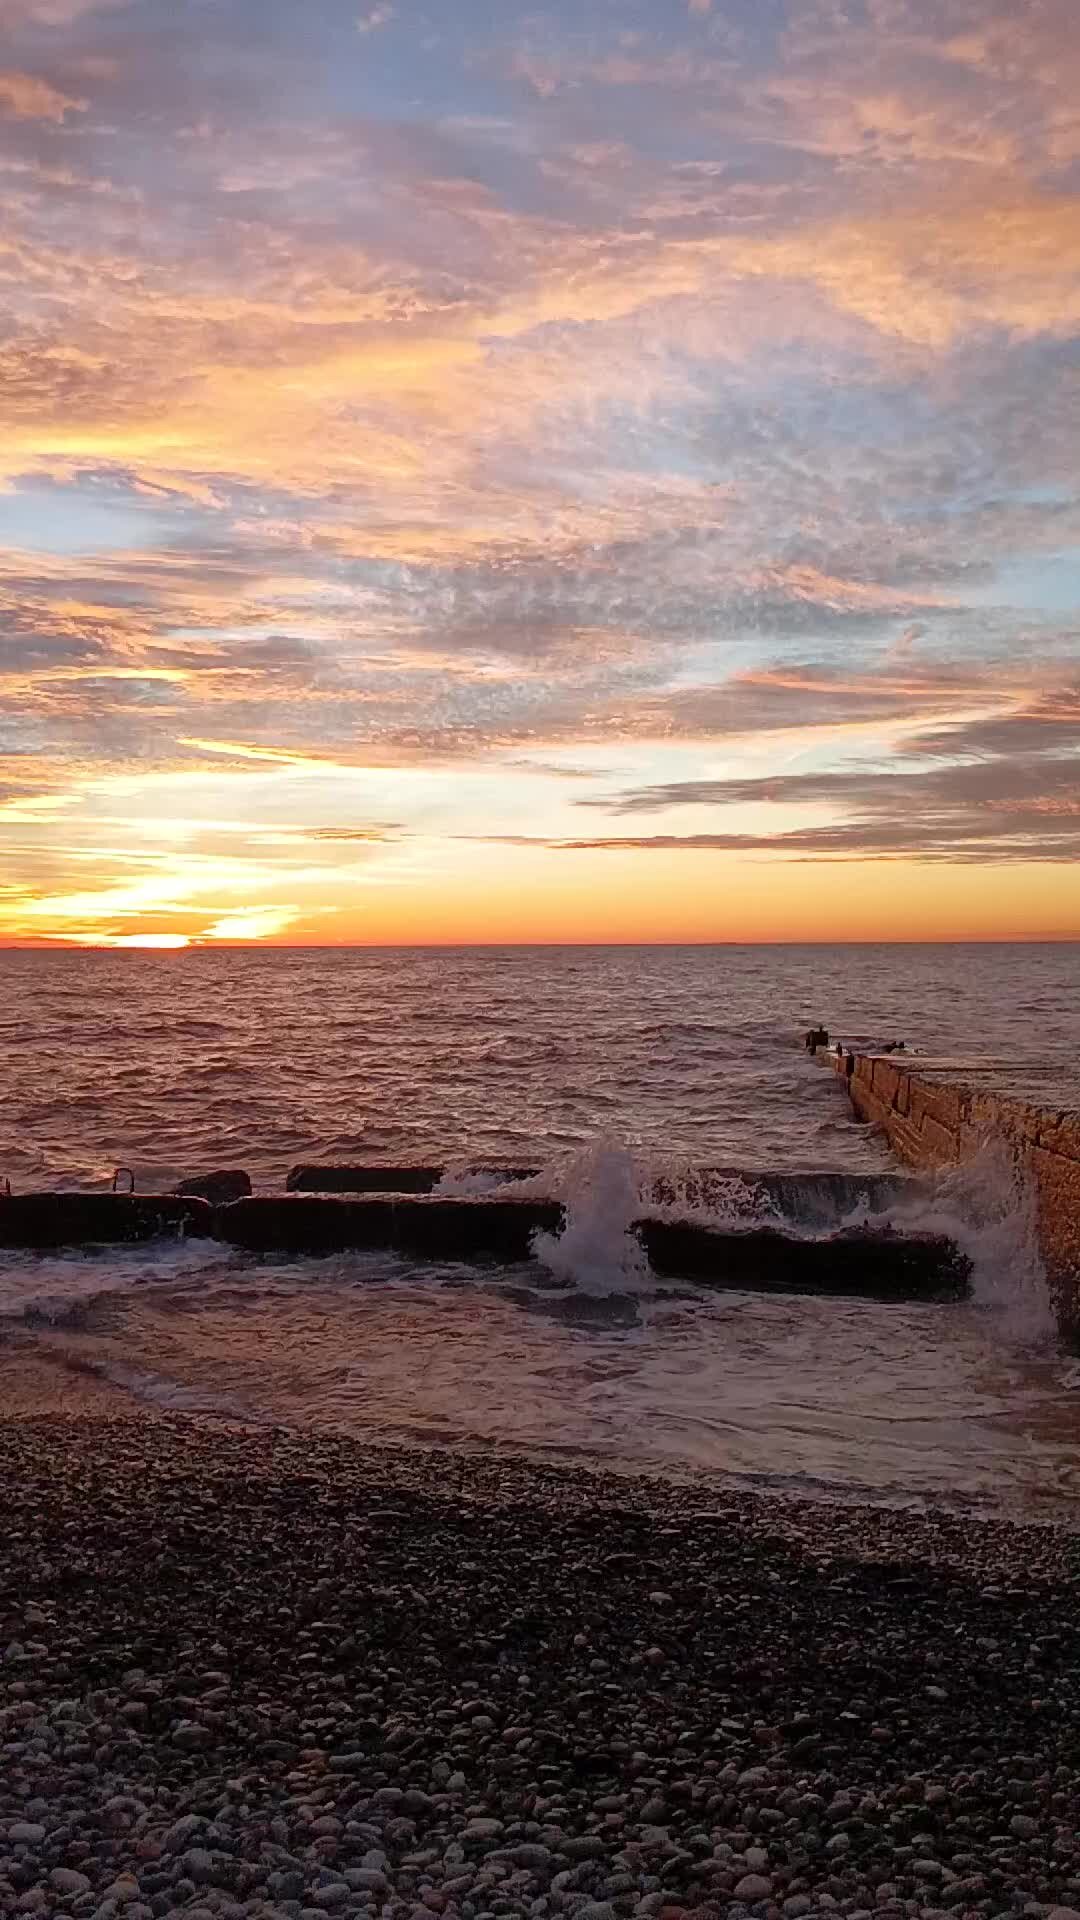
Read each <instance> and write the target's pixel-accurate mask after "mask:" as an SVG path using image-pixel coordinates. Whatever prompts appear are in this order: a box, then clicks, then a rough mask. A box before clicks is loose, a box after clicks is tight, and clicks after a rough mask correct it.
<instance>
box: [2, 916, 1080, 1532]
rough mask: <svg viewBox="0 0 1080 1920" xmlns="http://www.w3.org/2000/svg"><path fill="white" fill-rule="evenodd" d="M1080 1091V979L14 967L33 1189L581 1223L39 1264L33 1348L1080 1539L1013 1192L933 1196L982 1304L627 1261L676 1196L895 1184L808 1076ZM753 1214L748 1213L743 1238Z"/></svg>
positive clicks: (661, 957)
mask: <svg viewBox="0 0 1080 1920" xmlns="http://www.w3.org/2000/svg"><path fill="white" fill-rule="evenodd" d="M818 1021H822V1022H824V1023H825V1024H826V1025H828V1026H829V1027H830V1028H831V1029H832V1031H833V1032H834V1033H835V1034H841V1035H843V1037H844V1038H845V1039H850V1040H867V1041H871V1042H880V1041H885V1040H890V1039H897V1038H903V1039H904V1040H906V1042H907V1043H908V1045H909V1046H911V1045H915V1046H918V1047H919V1048H921V1049H923V1050H925V1051H927V1052H934V1053H937V1052H942V1051H945V1052H961V1053H967V1054H970V1053H971V1052H973V1051H975V1052H979V1053H987V1052H989V1053H993V1054H995V1055H999V1056H1001V1057H1002V1058H1005V1059H1011V1058H1014V1057H1024V1058H1030V1059H1038V1060H1039V1061H1041V1062H1043V1063H1044V1064H1046V1065H1047V1066H1050V1067H1053V1068H1054V1069H1055V1070H1056V1071H1057V1072H1058V1074H1061V1073H1062V1072H1064V1073H1065V1074H1070V1073H1072V1072H1074V1071H1075V1063H1076V1061H1077V1060H1078V1059H1080V948H1078V947H1076V946H1036V947H985V946H977V947H976V946H973V947H833V948H823V947H805V948H797V947H786V948H775V947H773V948H765V947H761V948H726V947H725V948H648V947H646V948H508V949H501V950H500V949H484V950H451V951H447V950H404V951H385V950H379V951H355V950H350V951H342V952H337V951H328V950H323V951H295V952H273V951H266V950H263V951H258V952H224V953H209V952H206V951H201V950H200V951H186V952H179V953H141V952H124V953H116V954H100V953H78V954H76V953H55V954H52V953H49V954H37V953H12V952H9V953H3V954H0V1039H2V1048H3V1074H2V1080H0V1179H2V1178H3V1176H4V1175H7V1176H8V1177H10V1179H11V1182H12V1185H13V1187H14V1188H15V1189H16V1190H28V1189H31V1188H35V1187H44V1186H51V1187H60V1186H66V1185H80V1186H85V1187H91V1188H92V1187H99V1186H101V1185H107V1184H108V1182H109V1179H110V1178H111V1174H112V1170H113V1168H114V1166H116V1165H118V1164H123V1165H125V1166H130V1167H132V1168H133V1169H134V1170H135V1172H136V1175H137V1178H138V1184H139V1186H140V1187H141V1188H144V1189H149V1188H153V1187H156V1186H168V1185H171V1184H172V1183H173V1182H174V1181H175V1179H176V1178H177V1177H179V1176H180V1175H182V1174H185V1173H191V1172H199V1171H203V1170H206V1169H207V1168H210V1167H213V1166H220V1165H231V1166H237V1165H239V1166H245V1167H247V1168H248V1170H249V1171H250V1173H251V1174H252V1176H253V1178H254V1179H255V1181H256V1184H257V1185H261V1186H264V1187H273V1186H276V1185H280V1184H281V1183H282V1182H283V1178H284V1175H285V1173H286V1171H287V1169H288V1167H289V1166H290V1165H291V1164H292V1163H293V1162H294V1161H297V1160H300V1159H320V1158H326V1159H343V1158H354V1159H393V1158H409V1159H413V1158H415V1159H424V1160H435V1161H438V1162H447V1161H449V1162H459V1163H461V1162H467V1161H468V1160H469V1159H470V1158H472V1157H477V1158H484V1157H487V1158H496V1159H505V1160H507V1161H508V1162H516V1163H520V1164H525V1165H535V1166H538V1167H544V1168H546V1169H549V1170H550V1174H551V1179H552V1182H553V1184H554V1185H555V1187H556V1189H557V1190H558V1191H559V1192H560V1193H561V1194H563V1195H564V1196H565V1197H567V1198H568V1199H569V1201H570V1203H571V1221H572V1232H571V1234H569V1235H568V1236H567V1241H566V1243H565V1244H564V1245H563V1246H562V1247H561V1248H556V1249H554V1250H552V1249H548V1250H547V1252H546V1253H545V1258H544V1260H543V1261H540V1260H537V1261H532V1262H529V1263H527V1264H526V1265H524V1266H522V1267H518V1268H514V1269H504V1270H499V1269H490V1268H489V1269H483V1270H480V1269H467V1268H461V1267H453V1268H450V1267H447V1268H431V1267H419V1266H416V1265H412V1264H409V1263H406V1262H403V1261H400V1260H394V1259H391V1258H389V1257H387V1256H382V1255H378V1256H376V1255H356V1256H348V1257H336V1258H334V1259H326V1260H321V1261H320V1260H307V1261H303V1262H295V1261H294V1262H288V1261H285V1260H278V1261H267V1260H263V1259H259V1258H256V1257H254V1256H245V1255H240V1254H235V1253H223V1252H222V1250H221V1249H220V1248H219V1247H216V1246H213V1245H207V1244H197V1243H187V1244H185V1243H168V1244H166V1243H163V1244H161V1245H156V1246H153V1247H150V1248H138V1249H130V1250H126V1251H123V1252H120V1253H116V1252H109V1253H99V1254H94V1255H89V1256H85V1255H72V1256H63V1257H56V1256H48V1257H39V1256H29V1255H8V1256H6V1258H5V1257H3V1256H0V1258H3V1260H4V1264H3V1265H2V1266H0V1340H5V1341H6V1342H7V1344H8V1347H9V1349H12V1350H16V1351H27V1350H29V1347H30V1346H33V1347H35V1348H36V1349H38V1350H39V1351H40V1352H44V1353H48V1354H49V1355H50V1356H51V1357H52V1358H53V1359H54V1360H55V1361H56V1363H57V1365H60V1366H64V1367H70V1368H75V1369H78V1370H88V1371H91V1372H95V1373H98V1374H99V1375H101V1376H103V1377H105V1378H107V1379H112V1380H115V1381H116V1382H118V1383H120V1384H123V1385H125V1386H127V1387H128V1388H130V1389H132V1390H134V1391H136V1392H137V1393H139V1394H140V1395H143V1396H145V1397H147V1398H150V1399H153V1400H156V1401H158V1402H161V1403H164V1404H169V1405H176V1406H184V1407H191V1408H196V1409H199V1408H201V1409H206V1410H208V1411H215V1410H216V1411H223V1412H230V1413H237V1414H242V1415H243V1416H244V1417H247V1418H252V1419H260V1420H262V1419H265V1420H271V1421H279V1422H283V1423H287V1424H289V1425H296V1426H304V1425H330V1426H334V1427H338V1428H342V1429H345V1430H347V1431H350V1432H353V1433H357V1434H360V1435H367V1436H371V1437H373V1438H377V1439H378V1440H380V1441H382V1442H386V1441H390V1442H393V1441H399V1442H401V1443H402V1444H417V1443H431V1442H434V1443H437V1444H452V1445H458V1446H460V1445H464V1446H476V1447H484V1448H497V1449H508V1450H518V1451H521V1452H525V1453H529V1454H533V1455H537V1456H542V1457H545V1458H552V1459H563V1460H574V1461H578V1462H581V1461H585V1462H588V1461H602V1462H603V1463H604V1464H606V1465H608V1466H615V1467H625V1468H628V1469H639V1470H644V1471H651V1472H661V1473H679V1474H685V1473H698V1474H704V1475H707V1476H709V1477H712V1478H720V1479H723V1480H731V1479H735V1480H737V1481H738V1482H739V1483H740V1484H748V1485H760V1486H763V1487H767V1488H772V1489H775V1490H777V1491H787V1490H790V1491H794V1492H802V1493H820V1494H823V1495H832V1496H835V1497H841V1498H843V1497H871V1498H877V1499H888V1500H902V1501H916V1502H917V1501H931V1502H937V1501H944V1502H948V1503H950V1504H954V1505H958V1506H961V1507H964V1508H967V1509H971V1510H974V1511H987V1512H1006V1513H1016V1514H1023V1515H1024V1516H1026V1517H1031V1516H1032V1515H1039V1514H1044V1515H1046V1516H1048V1517H1050V1516H1053V1517H1058V1518H1060V1517H1062V1516H1065V1517H1070V1518H1071V1517H1073V1516H1074V1515H1080V1504H1077V1503H1078V1502H1080V1369H1078V1367H1077V1364H1076V1362H1075V1361H1074V1359H1073V1358H1072V1356H1070V1355H1069V1354H1067V1353H1066V1352H1064V1351H1063V1350H1062V1349H1061V1348H1060V1347H1059V1345H1058V1343H1057V1341H1056V1338H1055V1336H1054V1334H1053V1330H1052V1322H1051V1319H1050V1315H1049V1312H1048V1308H1047V1303H1046V1300H1045V1294H1044V1290H1043V1288H1042V1285H1041V1280H1040V1275H1039V1272H1038V1266H1037V1260H1036V1258H1035V1255H1034V1252H1033V1247H1032V1242H1031V1233H1030V1218H1029V1213H1028V1210H1027V1207H1026V1202H1025V1197H1024V1196H1023V1195H1022V1194H1017V1193H1015V1192H1014V1191H1013V1190H1012V1188H1011V1184H1010V1182H1009V1179H1008V1177H1007V1176H1006V1175H1005V1173H1004V1171H1003V1169H1002V1168H1001V1167H1000V1166H997V1165H995V1164H989V1163H988V1164H986V1165H983V1166H980V1167H976V1168H974V1169H973V1170H972V1171H971V1172H970V1173H969V1174H964V1175H962V1176H960V1177H957V1176H952V1177H951V1179H949V1180H947V1181H944V1182H942V1183H941V1185H940V1187H939V1189H938V1190H936V1191H935V1192H933V1193H932V1194H929V1195H928V1194H926V1193H925V1192H924V1193H920V1195H919V1196H918V1200H917V1203H916V1202H915V1201H914V1200H913V1201H912V1203H911V1205H910V1207H909V1209H908V1214H907V1216H906V1217H907V1220H908V1223H909V1224H916V1225H926V1226H935V1227H943V1228H945V1229H947V1230H950V1231H952V1232H954V1233H956V1234H957V1236H958V1237H959V1238H960V1239H961V1240H962V1241H963V1243H964V1245H965V1246H966V1248H967V1250H968V1251H969V1253H970V1254H971V1256H972V1258H973V1260H974V1262H975V1290H974V1295H973V1298H972V1300H971V1301H970V1302H968V1303H965V1304H963V1305H954V1306H942V1305H925V1306H914V1305H906V1306H891V1307H890V1306H884V1305H880V1304H878V1305H875V1304H873V1303H870V1302H841V1301H830V1300H807V1299H799V1298H794V1297H792V1298H787V1297H776V1296H773V1297H762V1296H755V1295H753V1294H750V1293H731V1294H721V1295H708V1296H706V1295H703V1294H700V1293H697V1292H696V1291H695V1290H694V1289H693V1288H691V1287H684V1288H682V1289H678V1288H672V1287H670V1286H669V1285H663V1284H661V1283H660V1282H659V1281H657V1280H656V1279H655V1278H654V1276H652V1275H651V1274H649V1272H648V1270H647V1268H644V1267H643V1265H642V1263H641V1261H640V1260H636V1259H634V1258H633V1257H632V1255H628V1243H627V1241H626V1239H625V1233H624V1229H625V1225H626V1221H627V1219H628V1218H629V1217H631V1215H632V1212H633V1201H634V1197H635V1193H636V1189H637V1186H638V1184H639V1183H640V1181H641V1180H642V1179H643V1178H644V1177H645V1176H646V1175H647V1174H648V1173H649V1172H651V1171H655V1170H656V1169H657V1168H659V1167H662V1168H664V1169H665V1170H667V1171H668V1172H674V1173H676V1174H678V1172H679V1170H680V1169H681V1168H687V1167H690V1166H693V1165H694V1164H703V1163H705V1164H708V1163H711V1164H714V1165H715V1164H725V1165H735V1166H744V1167H747V1168H754V1167H768V1168H808V1167H813V1168H820V1169H826V1170H846V1171H849V1172H852V1173H856V1174H863V1173H865V1174H869V1173H871V1172H874V1171H880V1170H882V1169H885V1168H888V1167H889V1166H890V1165H891V1164H892V1163H891V1160H890V1156H889V1153H888V1150H887V1148H886V1147H885V1146H884V1145H883V1143H882V1142H881V1141H880V1140H879V1139H878V1138H877V1137H876V1136H874V1135H873V1134H872V1133H870V1132H869V1131H868V1130H867V1129H866V1128H864V1127H860V1126H858V1125H856V1124H855V1123H854V1122H853V1121H852V1119H851V1117H850V1115H849V1112H848V1107H847V1102H846V1097H845V1095H844V1091H843V1088H842V1086H841V1084H840V1083H839V1081H838V1080H837V1079H836V1078H835V1076H834V1075H832V1074H830V1073H828V1072H826V1071H824V1070H823V1069H822V1068H821V1067H820V1066H819V1065H816V1064H814V1063H813V1062H811V1061H810V1060H808V1059H807V1058H806V1057H805V1055H804V1054H803V1052H802V1050H801V1046H800V1039H801V1034H802V1032H803V1030H804V1029H805V1028H806V1026H808V1025H809V1024H812V1023H817V1022H818ZM714 1204H715V1205H716V1206H717V1207H718V1208H719V1210H720V1211H721V1212H722V1211H723V1206H724V1202H723V1199H722V1198H721V1199H720V1200H719V1201H717V1202H715V1203H714Z"/></svg>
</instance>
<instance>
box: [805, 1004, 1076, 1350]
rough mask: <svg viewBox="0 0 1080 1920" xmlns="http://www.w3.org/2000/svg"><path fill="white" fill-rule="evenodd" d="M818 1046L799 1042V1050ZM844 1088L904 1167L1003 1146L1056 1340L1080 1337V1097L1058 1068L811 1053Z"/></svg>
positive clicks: (843, 1051) (924, 1167) (840, 1051)
mask: <svg viewBox="0 0 1080 1920" xmlns="http://www.w3.org/2000/svg"><path fill="white" fill-rule="evenodd" d="M815 1038H816V1036H811V1035H808V1036H807V1044H808V1045H810V1044H811V1041H812V1040H813V1039H815ZM811 1050H812V1051H813V1052H814V1053H815V1054H816V1057H817V1058H818V1059H819V1060H824V1061H825V1062H826V1063H827V1064H828V1065H829V1066H831V1067H832V1068H833V1069H834V1071H835V1072H837V1073H839V1074H841V1075H842V1076H843V1078H844V1079H845V1080H846V1082H847V1088H848V1092H849V1094H850V1096H851V1104H852V1106H853V1108H854V1110H855V1112H856V1114H857V1115H858V1117H859V1119H860V1120H867V1121H871V1122H872V1123H873V1124H875V1125H876V1126H879V1127H880V1128H881V1129H882V1131H883V1132H884V1134H885V1136H886V1138H887V1139H888V1141H889V1144H890V1146H891V1147H892V1149H893V1151H894V1153H896V1154H897V1156H898V1158H899V1159H901V1160H902V1161H903V1162H904V1163H905V1165H907V1166H909V1167H915V1168H917V1169H919V1170H920V1171H923V1172H932V1171H934V1170H936V1169H940V1168H942V1167H954V1166H960V1165H962V1164H963V1163H964V1162H965V1161H969V1160H973V1159H974V1158H975V1157H976V1156H977V1155H978V1154H979V1153H981V1152H983V1151H984V1150H985V1149H986V1148H987V1147H988V1146H990V1145H991V1144H993V1143H998V1144H1000V1145H1003V1146H1004V1147H1005V1148H1006V1150H1007V1151H1008V1153H1009V1155H1010V1157H1011V1158H1012V1160H1013V1162H1014V1164H1015V1165H1016V1166H1017V1167H1018V1169H1019V1170H1020V1172H1021V1174H1022V1175H1023V1177H1024V1179H1025V1180H1026V1181H1028V1182H1029V1183H1030V1185H1031V1188H1032V1191H1033V1192H1034V1195H1035V1201H1036V1208H1037V1223H1038V1236H1039V1249H1040V1252H1041V1254H1042V1258H1043V1263H1044V1265H1045V1268H1046V1276H1047V1281H1048V1284H1049V1286H1050V1291H1051V1294H1052V1296H1053V1299H1054V1304H1055V1307H1056V1310H1057V1314H1058V1319H1059V1322H1060V1324H1061V1327H1062V1331H1063V1332H1065V1333H1067V1334H1069V1335H1070V1336H1071V1337H1073V1338H1076V1337H1077V1336H1080V1089H1078V1084H1077V1080H1076V1078H1075V1077H1073V1076H1068V1077H1066V1076H1064V1075H1062V1073H1061V1072H1060V1070H1059V1069H1057V1068H1044V1067H1041V1066H1039V1065H1038V1064H1037V1063H1025V1062H1020V1061H1017V1060H1012V1059H997V1060H986V1059H965V1058H937V1057H934V1056H932V1055H922V1054H918V1053H906V1052H904V1053H901V1052H888V1053H885V1052H880V1051H877V1052H875V1051H872V1050H869V1049H867V1050H860V1049H859V1048H858V1047H856V1046H850V1047H849V1046H844V1045H841V1046H839V1047H838V1046H836V1045H833V1046H832V1047H829V1046H824V1045H822V1044H820V1041H819V1042H818V1043H817V1044H816V1045H813V1046H812V1047H811Z"/></svg>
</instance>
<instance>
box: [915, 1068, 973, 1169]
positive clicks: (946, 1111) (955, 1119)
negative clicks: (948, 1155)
mask: <svg viewBox="0 0 1080 1920" xmlns="http://www.w3.org/2000/svg"><path fill="white" fill-rule="evenodd" d="M965 1104H966V1103H965V1101H964V1097H963V1095H962V1093H961V1091H960V1088H959V1087H954V1086H952V1085H950V1084H949V1083H948V1082H945V1081H940V1080H921V1079H914V1078H913V1079H912V1082H911V1095H910V1106H909V1111H910V1114H911V1118H912V1120H913V1121H914V1123H915V1125H916V1126H918V1127H921V1126H922V1122H923V1118H924V1116H925V1115H929V1116H930V1118H931V1119H933V1120H934V1121H936V1123H937V1125H938V1126H939V1127H944V1128H945V1129H946V1131H947V1132H949V1133H951V1134H953V1135H954V1137H955V1136H956V1135H958V1134H959V1132H960V1125H961V1122H962V1120H963V1118H964V1108H965ZM954 1158H955V1154H954Z"/></svg>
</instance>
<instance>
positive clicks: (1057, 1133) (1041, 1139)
mask: <svg viewBox="0 0 1080 1920" xmlns="http://www.w3.org/2000/svg"><path fill="white" fill-rule="evenodd" d="M1037 1137H1038V1144H1039V1146H1040V1147H1046V1149H1047V1150H1048V1152H1050V1153H1060V1154H1063V1155H1064V1156H1065V1158H1066V1159H1067V1160H1076V1161H1077V1162H1080V1113H1056V1112H1054V1111H1052V1110H1051V1109H1049V1108H1041V1109H1039V1126H1038V1136H1037Z"/></svg>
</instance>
